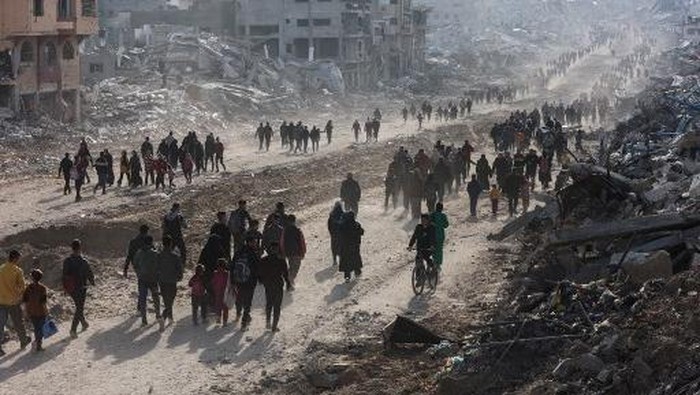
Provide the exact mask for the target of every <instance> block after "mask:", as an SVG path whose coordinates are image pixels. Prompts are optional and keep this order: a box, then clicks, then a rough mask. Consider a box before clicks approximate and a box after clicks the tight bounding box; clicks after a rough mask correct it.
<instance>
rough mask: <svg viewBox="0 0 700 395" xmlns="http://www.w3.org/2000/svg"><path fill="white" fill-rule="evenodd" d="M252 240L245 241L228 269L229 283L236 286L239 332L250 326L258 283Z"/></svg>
mask: <svg viewBox="0 0 700 395" xmlns="http://www.w3.org/2000/svg"><path fill="white" fill-rule="evenodd" d="M256 242H257V241H256V240H255V239H253V238H249V239H247V240H246V242H245V245H244V246H243V247H241V249H240V250H238V251H236V253H235V254H234V256H233V262H232V263H231V267H230V270H229V272H230V276H231V283H233V284H236V287H237V288H238V294H237V296H236V321H238V320H239V319H241V316H242V317H243V318H242V319H241V330H242V331H246V330H247V329H248V326H249V325H250V321H251V317H250V308H251V306H252V304H253V295H254V294H255V286H256V285H257V283H258V268H259V263H260V258H259V257H258V253H257V251H256V250H255V243H256Z"/></svg>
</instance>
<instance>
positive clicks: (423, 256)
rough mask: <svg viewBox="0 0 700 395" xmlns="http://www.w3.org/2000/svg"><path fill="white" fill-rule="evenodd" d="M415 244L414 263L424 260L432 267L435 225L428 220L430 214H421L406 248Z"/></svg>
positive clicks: (410, 247)
mask: <svg viewBox="0 0 700 395" xmlns="http://www.w3.org/2000/svg"><path fill="white" fill-rule="evenodd" d="M414 245H415V246H416V251H417V252H416V263H418V262H421V263H422V262H423V261H424V262H425V263H426V264H427V265H428V267H430V268H432V267H433V252H434V251H435V226H433V224H432V223H431V221H430V215H428V214H422V215H421V217H420V223H419V224H418V225H416V229H415V230H414V231H413V236H411V241H410V242H409V243H408V249H409V250H411V249H412V248H413V246H414Z"/></svg>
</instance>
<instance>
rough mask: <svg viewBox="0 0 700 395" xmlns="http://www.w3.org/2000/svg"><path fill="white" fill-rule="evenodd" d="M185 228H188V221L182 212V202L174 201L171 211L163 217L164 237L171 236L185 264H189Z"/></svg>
mask: <svg viewBox="0 0 700 395" xmlns="http://www.w3.org/2000/svg"><path fill="white" fill-rule="evenodd" d="M183 229H187V222H186V221H185V217H183V216H182V213H181V212H180V203H173V206H172V208H171V209H170V211H169V212H168V213H167V214H166V215H165V216H164V217H163V238H165V236H170V238H171V239H172V240H173V245H174V246H175V247H177V249H178V251H179V252H180V257H182V265H183V266H184V265H186V264H187V247H185V238H184V237H183V235H182V230H183Z"/></svg>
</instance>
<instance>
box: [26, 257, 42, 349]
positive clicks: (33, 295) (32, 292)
mask: <svg viewBox="0 0 700 395" xmlns="http://www.w3.org/2000/svg"><path fill="white" fill-rule="evenodd" d="M30 276H31V278H32V283H31V284H29V286H28V287H27V289H25V290H24V296H23V298H22V300H23V301H24V307H25V310H26V311H27V315H28V316H29V319H30V320H31V321H32V325H34V350H35V351H37V352H40V351H44V349H43V348H42V347H41V343H42V340H43V338H44V323H45V322H46V317H48V315H49V309H48V308H47V307H46V301H47V289H46V286H45V285H44V284H42V283H41V279H42V278H43V277H44V273H42V271H41V270H39V269H34V270H32V271H31V273H30Z"/></svg>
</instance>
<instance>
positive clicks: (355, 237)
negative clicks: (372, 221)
mask: <svg viewBox="0 0 700 395" xmlns="http://www.w3.org/2000/svg"><path fill="white" fill-rule="evenodd" d="M364 234H365V230H364V229H362V226H361V225H360V224H359V222H357V221H355V213H353V212H352V211H349V212H347V213H345V214H344V215H343V222H342V224H341V225H340V240H341V246H340V266H339V269H340V271H341V272H343V273H344V274H345V282H346V283H348V282H350V278H351V276H352V273H353V272H354V273H355V277H359V276H360V274H362V256H361V254H360V245H361V243H362V236H363V235H364Z"/></svg>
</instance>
